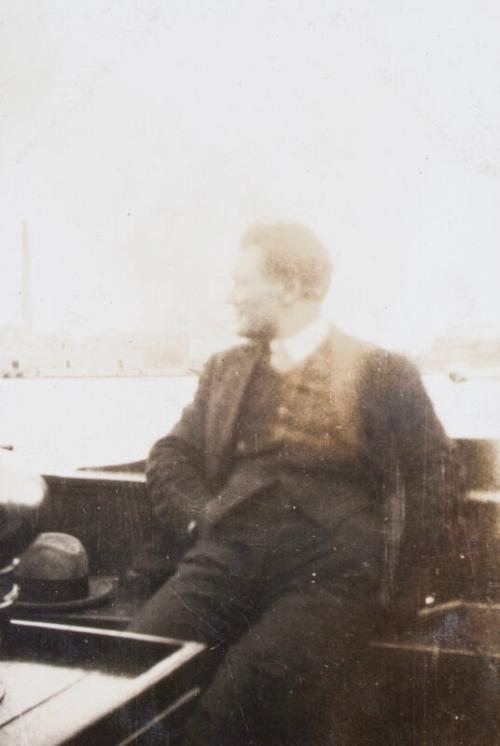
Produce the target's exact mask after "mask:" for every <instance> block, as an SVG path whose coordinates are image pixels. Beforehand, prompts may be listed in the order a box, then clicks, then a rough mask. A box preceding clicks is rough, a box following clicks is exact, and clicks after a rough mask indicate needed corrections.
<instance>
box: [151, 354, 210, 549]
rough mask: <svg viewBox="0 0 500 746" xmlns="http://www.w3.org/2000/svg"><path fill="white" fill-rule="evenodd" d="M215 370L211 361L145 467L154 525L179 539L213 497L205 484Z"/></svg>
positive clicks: (197, 518) (199, 517) (154, 448)
mask: <svg viewBox="0 0 500 746" xmlns="http://www.w3.org/2000/svg"><path fill="white" fill-rule="evenodd" d="M215 368H216V359H215V358H212V359H211V360H210V361H209V362H208V363H207V365H206V367H205V369H204V371H203V372H202V374H201V376H200V380H199V383H198V388H197V391H196V394H195V396H194V400H193V401H192V403H191V404H190V405H189V406H187V407H186V408H185V409H184V411H183V413H182V417H181V419H180V420H179V422H178V423H177V424H176V425H175V427H174V428H173V430H172V432H171V433H170V434H169V435H167V436H166V437H164V438H162V439H161V440H159V441H158V442H157V443H156V444H155V445H154V446H153V448H152V450H151V452H150V454H149V458H148V461H147V464H146V477H147V484H148V489H149V493H150V497H151V502H152V510H153V521H156V522H159V523H160V524H168V525H169V527H171V528H172V529H173V530H174V531H175V532H176V533H177V534H178V535H180V536H181V535H183V534H184V535H185V534H186V533H187V531H188V527H189V525H190V523H191V522H192V521H196V522H199V521H200V519H201V517H202V514H203V510H204V507H205V505H206V504H207V502H208V501H209V500H210V498H211V497H212V495H211V493H210V490H209V488H208V486H207V484H206V481H205V467H204V432H205V417H206V409H207V401H208V397H209V393H210V389H211V387H212V384H213V380H214V376H215V370H214V369H215Z"/></svg>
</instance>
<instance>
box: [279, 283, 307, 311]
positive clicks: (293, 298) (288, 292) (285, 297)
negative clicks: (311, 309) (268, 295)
mask: <svg viewBox="0 0 500 746" xmlns="http://www.w3.org/2000/svg"><path fill="white" fill-rule="evenodd" d="M302 298H303V291H302V285H301V283H300V281H299V280H298V279H293V280H289V281H287V282H286V283H283V293H282V295H281V303H282V305H283V306H286V307H289V306H293V304H294V303H296V302H297V301H298V300H301V299H302Z"/></svg>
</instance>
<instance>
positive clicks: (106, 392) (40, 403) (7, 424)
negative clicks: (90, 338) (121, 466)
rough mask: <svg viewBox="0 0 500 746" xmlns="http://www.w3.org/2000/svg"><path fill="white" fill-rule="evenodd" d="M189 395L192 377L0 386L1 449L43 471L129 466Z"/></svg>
mask: <svg viewBox="0 0 500 746" xmlns="http://www.w3.org/2000/svg"><path fill="white" fill-rule="evenodd" d="M195 387H196V378H195V377H193V376H175V377H173V376H172V377H155V378H148V377H137V378H53V379H51V378H34V379H28V378H21V379H0V444H1V445H7V444H9V445H13V446H14V448H15V450H16V452H18V453H19V454H20V455H21V456H23V457H25V458H26V459H27V460H28V461H29V462H30V463H31V464H33V465H34V466H35V467H36V468H37V469H40V470H42V471H47V470H49V469H60V468H75V467H76V466H92V465H104V464H113V463H125V462H127V461H136V460H138V459H142V458H144V457H145V456H146V455H147V453H148V450H149V448H150V447H151V445H152V444H153V443H154V442H155V441H156V440H157V439H158V438H159V437H161V436H162V435H165V434H166V433H167V432H168V431H169V430H170V428H171V427H172V425H173V424H174V423H175V422H176V421H177V419H178V417H179V416H180V414H181V412H182V408H183V407H184V405H185V404H187V403H188V402H189V401H190V399H191V397H192V394H193V392H194V390H195Z"/></svg>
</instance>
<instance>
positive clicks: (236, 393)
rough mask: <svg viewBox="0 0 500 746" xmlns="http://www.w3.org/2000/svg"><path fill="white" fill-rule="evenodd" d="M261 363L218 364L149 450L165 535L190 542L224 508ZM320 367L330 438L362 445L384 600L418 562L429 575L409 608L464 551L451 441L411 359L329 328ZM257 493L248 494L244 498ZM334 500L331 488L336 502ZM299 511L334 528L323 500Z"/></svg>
mask: <svg viewBox="0 0 500 746" xmlns="http://www.w3.org/2000/svg"><path fill="white" fill-rule="evenodd" d="M261 355H262V348H261V347H259V345H257V344H250V343H249V344H246V345H242V346H240V347H236V348H233V349H231V350H229V351H227V352H224V353H221V354H218V355H216V356H214V357H213V358H212V359H211V360H210V361H209V362H208V364H207V365H206V367H205V369H204V371H203V373H202V375H201V377H200V381H199V385H198V390H197V393H196V395H195V398H194V401H193V402H192V404H190V405H189V406H188V407H186V409H185V410H184V412H183V414H182V418H181V420H180V421H179V422H178V424H177V425H176V426H175V427H174V429H173V431H172V432H171V433H170V434H169V435H167V436H166V437H165V438H162V439H161V440H160V441H158V442H157V443H156V445H155V446H154V447H153V449H152V451H151V453H150V456H149V460H148V464H147V478H148V485H149V489H150V494H151V498H152V503H153V511H154V515H155V517H156V520H157V522H158V527H159V530H160V532H161V527H162V526H164V527H166V526H168V530H172V528H173V530H174V532H175V533H176V534H177V535H178V536H186V535H187V534H186V532H187V527H188V525H189V524H190V523H191V524H192V522H194V521H195V522H196V523H197V524H198V525H202V524H203V521H204V520H205V519H206V516H207V514H208V515H210V514H211V513H212V512H213V509H214V507H215V508H217V503H218V502H219V501H220V500H221V496H222V499H223V500H224V501H227V500H226V496H225V495H224V489H225V486H226V485H227V483H228V477H229V475H230V473H231V470H232V465H233V457H234V436H235V423H236V419H237V417H238V413H239V409H240V406H241V403H242V399H243V396H244V394H245V390H246V388H247V386H248V383H249V380H250V377H251V375H252V372H253V370H254V367H255V365H256V363H257V361H258V360H259V359H260V356H261ZM316 359H317V363H316V368H317V369H316V370H315V374H316V375H317V376H318V377H319V378H321V379H322V381H323V383H326V385H327V386H328V387H330V388H331V391H332V395H333V396H332V398H333V399H334V400H335V401H337V402H338V407H337V408H336V409H335V411H334V413H333V414H334V417H333V418H332V431H334V430H335V428H336V426H338V424H339V422H340V423H341V424H342V425H343V426H344V427H345V429H346V431H348V432H351V433H356V437H357V438H358V440H359V442H360V443H361V449H358V453H357V457H356V458H357V459H358V460H359V462H360V463H359V466H360V468H361V469H362V471H363V473H364V474H365V476H366V480H367V482H366V484H367V485H368V486H369V489H370V490H371V492H372V494H373V500H374V506H375V509H376V510H377V511H378V513H379V516H380V526H381V530H382V531H383V532H384V534H385V539H386V540H385V571H384V577H383V578H381V593H382V596H383V597H384V598H385V599H387V598H388V596H389V595H393V594H394V589H395V588H399V590H400V591H401V589H403V588H404V587H405V585H406V584H407V578H408V575H409V573H410V572H411V570H412V568H413V567H414V565H415V563H416V562H417V563H420V565H422V566H425V567H426V575H425V577H426V580H425V582H422V581H421V580H420V581H418V585H419V587H418V588H416V589H413V590H412V597H415V598H413V600H412V601H411V603H415V604H417V605H418V604H421V603H423V598H424V597H425V596H426V595H427V596H428V595H429V594H430V593H433V592H435V588H434V586H437V584H438V580H439V577H441V578H442V577H443V573H442V569H441V565H442V561H441V560H439V561H438V559H437V558H438V557H441V558H442V556H443V554H444V555H445V556H448V555H450V553H451V554H455V553H456V552H457V551H458V550H457V549H456V546H455V541H454V539H455V528H456V526H455V524H456V520H455V519H456V505H457V502H456V500H457V494H456V485H455V480H454V475H453V466H452V459H451V454H450V444H449V442H448V439H447V438H446V435H445V433H444V431H443V428H442V426H441V424H440V423H439V421H438V419H437V417H436V415H435V413H434V410H433V407H432V404H431V402H430V400H429V398H428V396H427V394H426V392H425V390H424V388H423V386H422V383H421V380H420V376H419V374H418V372H417V371H416V369H415V367H414V366H413V365H412V364H411V363H409V362H408V361H407V360H406V359H405V358H403V357H401V356H399V355H395V354H391V353H388V352H386V351H384V350H382V349H379V348H376V347H374V346H372V345H369V344H367V343H364V342H361V341H360V340H356V339H354V338H352V337H350V336H348V335H346V334H343V333H342V332H340V331H338V330H336V329H332V330H331V334H330V337H329V339H328V341H327V344H325V345H324V346H323V349H322V354H321V355H319V356H316ZM258 487H259V486H258V485H257V488H258ZM251 492H252V489H251V488H249V489H248V491H247V495H248V494H251ZM334 493H335V489H334V485H332V499H333V495H334ZM236 501H238V499H236ZM227 503H228V504H229V505H231V499H229V500H228V501H227ZM303 507H304V509H305V510H306V511H307V512H309V514H311V515H312V516H313V517H314V518H315V519H316V520H317V521H318V522H319V523H320V524H322V525H325V526H328V516H329V513H330V512H331V511H330V508H331V503H330V505H329V504H328V501H325V499H324V496H323V497H322V499H321V500H320V501H316V502H315V500H314V494H312V495H311V494H309V495H307V504H304V506H303ZM424 586H425V587H424ZM406 590H407V589H406Z"/></svg>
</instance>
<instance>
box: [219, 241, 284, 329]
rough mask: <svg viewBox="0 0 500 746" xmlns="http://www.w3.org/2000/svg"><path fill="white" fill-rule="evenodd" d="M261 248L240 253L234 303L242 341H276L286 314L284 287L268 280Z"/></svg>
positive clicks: (236, 272) (234, 281) (237, 262)
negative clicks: (279, 327)
mask: <svg viewBox="0 0 500 746" xmlns="http://www.w3.org/2000/svg"><path fill="white" fill-rule="evenodd" d="M262 265H263V262H262V256H261V251H260V249H259V248H258V247H252V246H251V247H249V248H245V249H240V251H239V255H238V258H237V261H236V266H235V269H234V272H233V289H232V292H231V296H230V302H231V303H232V304H233V306H234V309H235V311H236V320H237V331H238V334H239V335H240V336H242V337H249V338H251V339H266V338H267V339H272V338H273V337H275V336H276V333H277V330H278V324H279V319H280V318H281V314H282V313H283V311H284V306H283V295H284V292H285V289H284V286H283V283H281V282H280V281H279V280H277V279H275V278H272V277H267V276H266V274H265V271H264V268H263V266H262Z"/></svg>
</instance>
